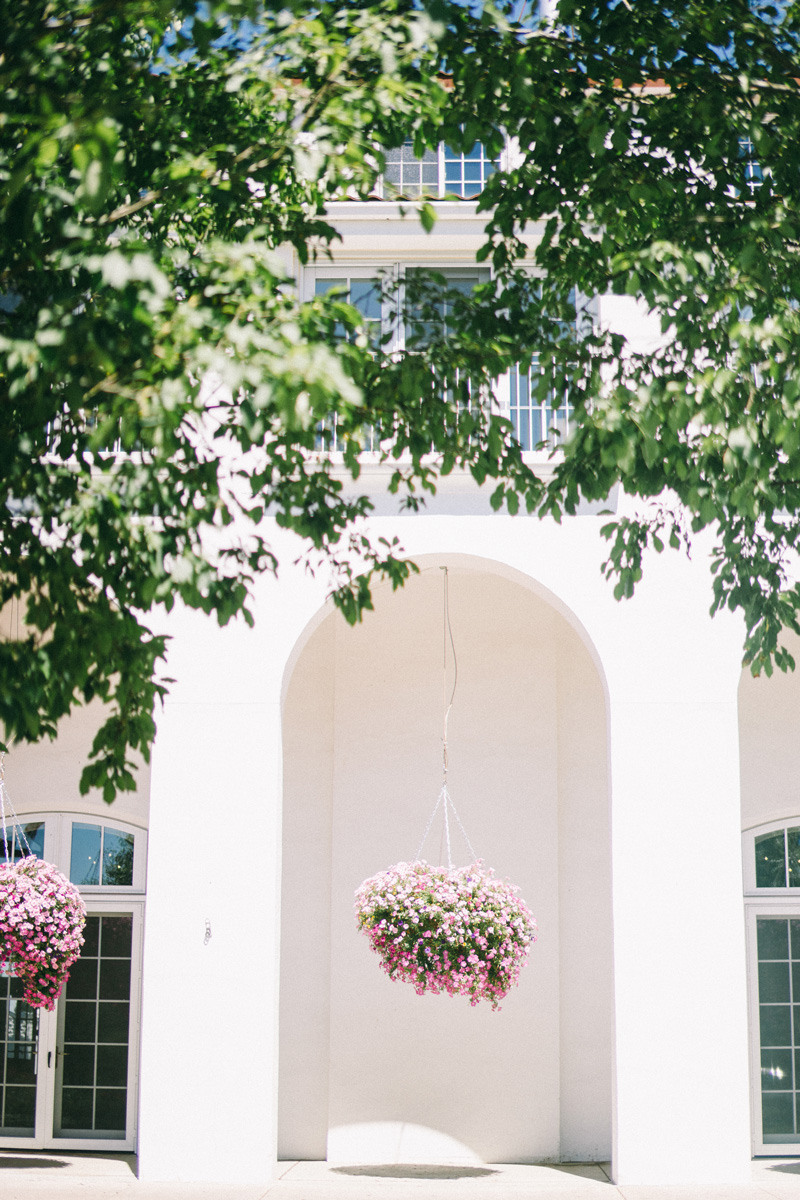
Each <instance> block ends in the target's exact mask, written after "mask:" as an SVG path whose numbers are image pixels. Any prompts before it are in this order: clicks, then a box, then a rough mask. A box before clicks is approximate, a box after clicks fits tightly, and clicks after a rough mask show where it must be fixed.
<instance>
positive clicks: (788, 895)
mask: <svg viewBox="0 0 800 1200" xmlns="http://www.w3.org/2000/svg"><path fill="white" fill-rule="evenodd" d="M795 827H800V816H797V817H784V818H783V819H782V820H780V821H770V822H768V823H766V824H763V825H756V826H753V827H751V828H750V829H746V830H745V831H744V832H743V834H742V854H743V864H742V865H743V876H744V893H745V902H744V903H745V943H746V956H747V992H748V1005H747V1010H748V1028H749V1042H750V1047H749V1049H750V1112H751V1130H752V1153H753V1155H754V1156H762V1157H768V1158H779V1157H789V1158H798V1157H800V1141H797V1142H765V1141H764V1131H763V1124H762V1110H761V1028H760V1013H759V995H758V943H757V921H758V918H759V917H781V918H784V919H786V920H800V887H782V888H766V887H762V888H758V887H756V866H755V844H756V838H757V837H761V835H762V834H768V833H777V832H778V831H779V830H782V829H789V828H795ZM798 1095H800V1089H798Z"/></svg>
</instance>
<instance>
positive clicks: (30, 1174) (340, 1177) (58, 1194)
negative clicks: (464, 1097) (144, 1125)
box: [0, 1150, 800, 1200]
mask: <svg viewBox="0 0 800 1200" xmlns="http://www.w3.org/2000/svg"><path fill="white" fill-rule="evenodd" d="M607 1168H608V1164H603V1163H578V1164H562V1165H560V1166H520V1165H509V1166H499V1165H495V1164H493V1165H491V1166H480V1167H478V1166H458V1165H455V1164H453V1165H450V1166H443V1165H439V1166H410V1165H404V1164H397V1165H376V1166H329V1165H328V1163H324V1162H296V1163H281V1164H280V1168H279V1174H278V1178H277V1179H274V1180H273V1181H272V1182H271V1183H265V1184H253V1185H250V1186H241V1185H233V1184H226V1183H216V1184H210V1183H205V1184H199V1183H191V1184H190V1183H140V1182H139V1180H138V1179H137V1178H136V1159H135V1157H134V1156H133V1155H131V1154H59V1153H57V1152H50V1153H38V1152H37V1153H32V1152H28V1151H25V1150H4V1151H0V1197H2V1200H60V1198H63V1200H115V1198H116V1197H119V1198H120V1200H263V1198H265V1197H267V1198H268V1200H620V1198H621V1200H800V1160H798V1159H779V1158H778V1159H763V1158H762V1159H756V1160H755V1161H754V1162H753V1173H752V1183H750V1184H748V1185H743V1186H739V1187H707V1186H695V1187H691V1186H684V1187H656V1186H644V1185H624V1186H621V1187H615V1186H614V1185H613V1184H612V1183H611V1182H610V1180H609V1176H608V1169H607Z"/></svg>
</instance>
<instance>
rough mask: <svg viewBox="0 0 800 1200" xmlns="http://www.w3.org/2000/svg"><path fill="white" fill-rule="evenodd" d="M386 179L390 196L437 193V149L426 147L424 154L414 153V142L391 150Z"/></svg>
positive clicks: (387, 159)
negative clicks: (420, 156) (417, 154)
mask: <svg viewBox="0 0 800 1200" xmlns="http://www.w3.org/2000/svg"><path fill="white" fill-rule="evenodd" d="M383 183H384V191H385V193H386V195H388V196H423V195H424V196H438V194H439V152H438V150H426V151H425V153H424V155H423V157H422V158H417V156H416V155H415V154H414V145H413V143H412V142H404V144H403V145H402V146H397V147H396V148H395V149H394V150H388V151H387V153H386V169H385V171H384V173H383Z"/></svg>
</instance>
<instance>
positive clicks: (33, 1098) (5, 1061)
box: [0, 901, 143, 1150]
mask: <svg viewBox="0 0 800 1200" xmlns="http://www.w3.org/2000/svg"><path fill="white" fill-rule="evenodd" d="M87 908H88V909H89V914H88V916H87V920H86V929H85V932H84V938H85V941H84V946H83V949H82V951H81V956H80V958H79V959H78V961H77V962H76V963H75V964H74V966H73V967H72V970H71V971H70V977H69V980H68V981H67V984H66V987H65V988H64V991H63V992H62V994H61V996H60V998H59V1000H58V1002H57V1004H56V1007H55V1010H54V1011H53V1012H52V1013H48V1012H45V1011H43V1010H41V1009H39V1010H37V1009H33V1008H31V1007H30V1006H29V1005H27V1004H26V1003H25V1001H24V1000H23V999H22V987H21V985H20V981H19V980H18V979H15V978H13V977H10V976H8V975H4V976H0V1035H1V1037H0V1052H1V1053H2V1065H1V1070H0V1146H2V1147H27V1148H28V1149H62V1150H70V1149H73V1150H77V1149H80V1150H93V1149H103V1150H133V1149H134V1148H135V1140H136V1111H137V1104H136V1100H137V1097H136V1091H137V1075H138V1071H137V1067H138V1043H139V993H140V964H141V947H142V908H143V906H142V904H141V903H135V902H130V903H118V902H112V901H108V902H107V903H104V902H100V901H95V902H93V903H92V904H91V905H89V904H87Z"/></svg>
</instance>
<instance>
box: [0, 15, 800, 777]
mask: <svg viewBox="0 0 800 1200" xmlns="http://www.w3.org/2000/svg"><path fill="white" fill-rule="evenodd" d="M517 9H518V5H516V4H512V3H510V0H498V3H497V4H496V5H494V6H492V5H489V4H485V5H484V6H482V7H480V8H475V7H464V6H461V5H458V4H456V3H453V2H452V0H423V2H417V0H320V2H319V3H316V4H314V5H313V6H309V5H308V4H307V3H305V2H302V3H301V2H300V0H286V3H283V4H282V5H281V6H280V7H277V6H276V7H271V6H269V5H267V6H266V7H261V6H259V5H257V4H256V3H255V0H209V2H208V3H205V4H203V5H201V7H200V8H199V9H197V11H195V6H194V4H193V3H187V2H186V0H182V2H178V3H175V2H173V3H167V2H166V0H114V2H113V3H106V2H100V3H98V2H97V0H15V3H13V4H11V3H10V2H9V0H0V12H2V28H3V29H4V45H3V48H2V56H0V179H2V194H1V195H0V351H1V352H2V360H1V361H2V365H1V366H0V405H1V406H0V477H1V478H2V481H3V488H4V497H3V503H2V506H0V546H1V547H2V560H0V609H5V612H6V614H8V612H9V611H10V606H12V605H13V604H15V603H16V604H17V605H19V606H21V611H22V623H21V625H20V627H19V629H18V631H17V632H16V633H15V631H14V628H13V626H12V628H11V633H10V635H9V636H8V637H6V639H5V640H4V641H2V642H0V673H2V678H3V681H4V687H3V689H2V693H0V721H2V723H3V725H4V727H5V730H6V736H7V737H8V738H9V739H29V740H36V739H38V738H40V737H42V736H45V735H53V734H54V732H55V729H56V724H57V721H58V720H59V719H60V718H61V717H62V716H64V715H65V714H67V713H68V712H69V711H70V710H71V709H72V708H73V707H74V706H75V705H76V704H80V703H85V702H88V701H90V700H91V699H93V698H95V697H97V698H100V699H101V700H103V701H105V702H106V703H107V704H108V705H109V706H110V716H109V719H108V720H107V721H106V723H105V724H104V725H103V726H102V728H101V729H100V732H99V733H98V735H97V739H96V741H95V744H94V747H93V757H92V760H91V762H90V763H89V765H88V766H87V768H86V770H85V771H84V775H83V780H82V786H84V787H85V788H88V787H90V786H99V787H101V788H102V789H103V791H104V794H105V796H106V798H107V799H112V798H113V796H114V794H115V792H116V791H118V790H120V789H125V788H130V787H132V786H133V784H134V781H133V776H132V773H131V767H130V762H129V759H130V753H131V751H132V750H140V751H142V752H144V753H145V754H147V751H148V747H149V745H150V742H151V740H152V736H153V732H154V725H153V709H154V704H155V702H156V701H157V699H158V698H159V696H161V695H163V693H164V690H165V688H166V686H167V681H165V680H164V679H163V678H161V676H160V674H159V672H160V669H161V662H162V660H163V658H164V654H165V642H164V639H163V638H162V637H159V636H155V635H154V634H152V633H151V632H150V630H149V629H148V626H147V613H148V611H149V610H150V609H152V607H153V606H154V605H158V604H161V605H164V606H166V608H168V609H169V608H171V607H172V606H173V605H174V604H175V602H176V601H177V600H180V601H182V602H183V603H185V604H187V605H189V606H191V607H195V608H199V609H202V610H203V611H206V612H209V613H213V614H215V615H216V617H217V619H218V620H219V621H220V622H222V623H224V622H226V621H228V620H230V619H231V618H232V617H234V616H237V615H239V614H241V615H242V616H243V617H244V618H245V619H246V620H249V619H250V615H249V612H248V596H249V591H250V586H251V583H252V581H253V579H254V578H255V577H256V575H257V574H258V573H260V572H262V571H265V570H272V569H274V568H275V567H276V562H275V558H274V555H273V552H272V549H271V547H270V545H269V541H268V540H267V537H266V535H265V533H264V527H263V525H262V517H263V514H264V512H265V510H266V509H267V508H269V511H270V513H271V514H272V515H274V517H275V519H276V520H277V522H278V524H279V525H281V526H283V527H285V528H287V529H290V530H292V531H294V532H295V533H297V534H299V535H300V536H301V537H302V538H303V539H305V544H306V545H307V547H308V559H309V562H311V563H312V564H313V563H316V562H317V561H319V559H320V558H326V557H327V559H328V560H329V561H330V562H331V563H332V565H333V568H334V571H335V572H338V574H337V578H338V583H339V587H338V590H337V592H336V599H337V602H338V603H339V604H340V606H341V607H342V609H343V611H344V613H345V615H346V616H347V617H348V618H349V619H351V620H354V619H356V618H357V617H358V615H359V613H360V611H361V610H362V609H363V608H364V607H365V606H368V605H369V603H370V601H369V572H370V571H372V572H374V571H378V572H382V573H384V574H387V575H388V576H389V577H390V579H391V580H392V581H393V583H395V584H400V583H401V582H402V581H403V579H404V578H405V577H406V575H407V574H408V572H409V570H410V569H411V567H410V566H409V565H408V564H407V563H406V562H404V561H403V559H402V556H401V555H400V554H399V553H398V551H397V548H396V547H393V546H387V545H385V544H380V543H376V544H374V545H372V544H370V543H369V542H366V541H364V540H362V539H360V535H359V543H358V551H359V556H360V560H361V566H364V565H365V566H366V568H367V573H366V574H363V573H361V566H360V567H359V570H358V572H356V571H354V570H353V568H352V567H351V566H349V565H348V563H349V562H350V558H349V554H350V549H351V540H352V538H351V531H352V529H353V525H354V522H355V521H356V520H357V518H359V517H360V516H363V515H365V514H367V513H368V512H369V509H370V504H369V501H368V499H367V498H366V497H363V496H361V497H359V495H358V491H357V489H356V490H355V491H354V490H353V489H352V488H349V489H348V490H347V492H346V493H345V491H344V489H343V486H342V482H341V479H340V477H339V476H337V475H336V474H334V473H332V472H331V469H330V463H329V461H328V460H327V459H326V457H325V456H324V455H323V456H320V455H318V454H316V453H315V449H316V447H317V446H318V439H319V432H318V429H319V426H320V422H321V421H323V420H324V419H325V418H326V417H328V416H329V415H330V414H336V422H337V438H338V440H339V443H340V444H341V446H342V448H343V453H344V462H345V465H346V467H347V469H348V470H349V471H350V473H351V475H352V476H353V478H354V479H357V477H358V470H359V464H358V454H359V451H360V449H361V448H362V447H363V445H364V444H365V439H366V437H367V436H368V431H369V430H370V429H378V430H379V431H381V433H382V435H383V436H384V437H385V439H386V440H385V442H384V446H385V453H386V457H387V461H388V462H389V464H390V465H391V468H392V469H391V471H390V472H389V476H388V478H389V481H390V487H391V488H392V489H393V490H394V491H396V492H397V493H398V495H399V497H400V501H401V503H406V504H410V505H412V506H414V505H416V504H418V503H419V497H420V496H421V495H424V493H425V492H426V490H432V489H433V488H434V487H435V484H436V479H437V477H438V475H439V474H440V473H444V474H446V473H448V472H449V471H452V470H454V469H465V470H469V471H470V472H471V473H472V474H473V476H474V477H475V479H476V480H477V481H478V482H480V483H483V482H485V481H487V480H491V481H494V482H493V483H492V484H491V485H490V486H492V489H493V503H494V504H495V505H496V506H498V507H499V506H501V505H503V504H505V505H506V506H507V508H508V509H509V510H510V511H512V512H514V511H517V510H518V509H519V508H520V506H522V507H523V508H524V509H525V510H527V511H529V512H535V513H539V514H542V515H547V514H549V515H553V516H555V517H557V518H558V517H560V516H561V515H562V514H563V513H570V512H572V511H574V510H575V507H576V505H577V503H578V500H579V497H580V496H584V497H587V498H590V499H598V498H600V499H602V498H604V497H606V496H607V495H608V494H609V493H610V491H611V489H612V488H613V487H614V486H615V485H616V484H618V483H621V484H622V486H623V487H624V489H625V490H626V492H627V493H629V494H631V495H633V496H638V497H641V498H642V501H643V503H642V506H641V511H642V514H643V515H642V516H641V517H640V518H638V519H636V520H620V521H618V522H611V523H610V524H609V527H608V529H607V536H608V537H609V539H610V554H609V562H608V571H609V573H610V574H613V575H614V576H615V577H616V580H617V582H616V589H617V592H618V594H620V595H627V594H630V592H631V591H632V589H633V587H634V585H635V583H636V581H637V580H638V578H639V577H640V575H641V563H642V555H643V552H644V549H645V548H646V547H647V546H655V548H656V549H660V548H661V547H662V545H663V544H665V543H666V542H671V543H672V544H675V545H680V544H682V543H684V542H686V541H688V540H689V539H690V538H691V536H692V533H693V532H698V531H700V530H701V529H704V528H706V527H711V528H712V529H713V530H714V531H715V533H714V536H715V538H716V551H715V557H714V570H715V577H714V597H713V603H714V607H715V608H719V607H721V606H729V607H732V608H739V609H741V610H742V611H743V612H744V615H745V618H746V622H747V628H748V642H747V647H746V657H747V659H748V661H750V662H751V663H752V664H753V667H754V669H762V668H763V669H766V670H770V669H771V667H772V664H773V662H775V663H777V664H778V665H779V666H783V667H785V666H787V665H790V658H789V655H788V654H787V652H786V651H785V650H784V649H781V648H780V643H779V636H780V630H781V628H782V627H784V626H789V627H791V628H792V629H794V630H795V631H798V632H800V624H799V623H798V609H799V608H800V588H799V587H798V585H797V584H795V583H794V582H793V580H792V576H791V571H792V566H793V562H794V558H795V554H796V549H797V542H798V539H799V538H800V469H799V467H800V422H798V416H800V374H799V373H798V356H799V355H800V269H799V267H798V263H799V251H800V207H799V206H800V199H798V197H800V91H799V90H798V78H800V63H798V36H800V5H797V4H795V3H793V2H790V3H786V4H781V5H780V7H774V6H772V5H769V4H763V3H747V2H746V0H727V2H726V3H725V4H720V3H719V2H718V0H673V2H671V3H665V4H662V3H656V2H655V0H616V2H615V0H606V2H589V0H560V3H559V4H558V6H557V13H556V23H555V24H553V25H550V26H548V25H546V24H545V25H542V26H540V27H538V28H537V27H536V26H535V24H532V23H531V22H525V21H520V20H519V19H518V12H517ZM242 22H245V24H244V25H243V24H241V23H242ZM507 132H508V133H511V134H513V139H514V145H513V153H512V154H511V155H510V157H509V161H508V164H507V169H505V170H502V171H498V172H496V173H495V174H494V175H493V176H492V177H491V178H490V180H489V183H488V185H487V187H486V189H485V191H484V193H483V194H482V196H481V197H480V200H479V207H480V208H481V210H483V211H485V214H486V242H485V246H484V250H483V252H482V253H483V257H484V258H485V259H486V260H487V261H489V262H491V264H492V266H493V275H492V280H491V282H487V283H483V284H480V285H479V286H478V287H477V288H476V289H475V290H474V292H473V293H472V294H471V295H468V296H465V295H462V294H460V293H458V294H453V295H450V296H447V297H445V298H444V300H443V297H442V295H441V289H442V288H444V287H446V282H445V281H443V280H437V279H436V278H428V279H426V280H421V281H420V282H419V284H418V287H417V292H416V294H413V295H409V302H410V303H411V304H412V305H413V310H414V311H413V314H412V316H413V315H415V316H416V318H417V320H416V323H415V321H414V320H410V322H409V330H410V336H409V338H408V340H407V343H406V348H405V350H404V351H403V353H402V355H400V356H398V355H397V354H396V353H395V352H394V351H393V352H392V353H389V346H388V343H387V341H386V340H385V339H382V338H381V336H380V335H379V334H378V335H373V334H371V333H370V331H369V330H368V329H367V328H365V327H364V324H363V320H362V317H361V316H360V314H359V312H358V311H357V310H356V309H354V308H352V307H351V306H350V305H349V304H348V303H346V298H345V297H343V296H341V295H337V294H336V292H335V291H334V292H332V293H329V294H328V295H326V296H323V297H317V298H315V299H313V300H311V301H305V302H303V301H301V300H300V299H299V298H298V297H297V295H296V294H295V293H294V292H293V290H292V289H291V287H290V286H289V282H290V281H289V275H288V272H287V265H288V263H289V257H288V256H287V253H286V251H287V248H288V249H290V250H291V251H292V252H293V253H294V254H295V255H296V256H297V258H298V259H299V260H300V261H301V262H305V261H308V259H309V257H310V256H312V255H324V254H325V250H326V247H327V246H330V245H331V244H333V243H334V241H335V238H336V233H335V230H334V228H333V224H332V220H333V219H335V218H332V217H331V216H330V215H329V206H330V204H331V202H333V201H335V200H336V198H337V197H342V196H343V195H350V196H353V195H357V196H368V195H370V194H371V193H372V192H373V191H374V189H375V186H376V183H377V180H378V178H379V176H380V174H381V172H382V169H383V166H384V163H385V155H386V152H387V151H388V150H391V149H392V148H396V147H397V146H399V145H401V144H403V143H404V142H405V141H406V140H408V139H411V140H413V142H414V145H415V148H416V151H417V153H419V154H421V153H422V152H423V151H424V150H425V148H426V147H433V146H436V145H437V144H439V143H441V142H446V143H448V144H450V145H451V146H454V147H456V148H457V149H458V148H461V149H466V150H468V149H470V148H471V146H472V145H473V143H474V142H475V141H476V140H477V141H481V142H483V143H484V145H485V146H486V147H487V148H488V150H489V152H490V153H491V154H493V155H494V154H497V153H498V152H499V151H500V149H501V147H502V145H503V142H504V139H505V137H506V133H507ZM748 156H749V157H748ZM410 203H411V202H410ZM414 204H416V205H417V207H419V210H420V218H421V219H422V221H423V223H424V224H425V225H426V227H429V226H430V225H431V223H432V222H433V220H434V219H435V204H434V205H431V204H429V203H422V202H418V201H415V202H414ZM390 286H391V285H390V283H389V282H388V281H387V284H386V287H387V290H388V289H390ZM576 288H577V294H578V296H579V297H580V298H583V300H584V301H585V300H589V299H591V298H592V297H594V296H597V295H601V294H604V293H608V292H614V293H620V294H627V295H630V296H635V297H640V298H641V300H642V301H643V303H644V304H645V305H646V306H647V307H648V308H649V309H650V310H651V311H652V312H653V313H654V314H656V315H657V316H658V317H659V318H660V320H661V325H662V331H663V335H664V336H663V339H662V341H661V343H659V345H658V346H657V348H656V349H654V350H651V351H650V352H649V353H648V354H646V355H644V354H642V353H641V352H638V351H637V350H636V349H635V347H631V346H629V345H628V344H627V343H626V340H625V336H624V333H623V332H620V331H617V330H613V329H611V330H610V329H604V328H598V327H596V326H594V325H593V324H592V323H591V322H590V321H589V320H588V319H582V320H578V321H575V320H574V319H573V318H574V307H573V305H574V301H573V297H574V294H575V289H576ZM412 290H413V289H409V292H411V291H412ZM395 299H396V298H395ZM581 302H583V301H581ZM443 303H444V304H445V308H444V309H443ZM443 311H446V313H447V318H446V322H445V321H443V320H442V313H443ZM398 319H399V317H398ZM415 329H416V331H417V332H416V336H414V330H415ZM532 354H538V355H539V356H540V361H542V362H546V363H548V364H549V365H548V372H547V374H546V375H545V374H543V375H542V377H541V378H542V387H543V388H545V387H554V388H555V391H556V393H557V394H563V393H564V391H565V390H566V389H569V393H570V396H571V400H572V402H573V404H574V405H575V409H576V417H577V421H576V425H577V429H576V432H575V434H574V435H573V436H572V437H571V439H570V440H569V441H568V442H567V443H566V444H565V445H564V447H563V453H561V454H560V455H559V456H558V457H557V459H556V462H555V470H554V473H553V474H552V475H551V476H550V475H548V478H547V479H546V480H545V479H542V478H540V477H539V476H537V474H536V473H535V471H533V470H532V469H531V468H530V466H529V465H527V464H526V462H525V461H523V457H522V454H521V452H520V450H519V447H518V446H517V445H516V444H515V442H514V440H513V438H512V437H511V435H510V430H509V427H508V425H507V423H504V422H503V421H501V420H500V419H499V418H498V417H496V416H492V415H491V413H490V412H488V411H485V412H484V411H482V410H481V409H480V408H479V407H477V406H475V405H474V404H473V405H472V406H470V405H469V404H465V403H464V402H465V401H466V400H467V399H468V396H469V395H472V396H473V397H477V396H478V395H480V394H485V391H486V389H487V388H488V387H489V385H490V381H491V379H492V378H493V377H496V376H497V375H499V374H500V373H502V372H503V371H504V370H506V369H508V368H509V367H510V366H512V365H513V364H515V363H523V364H525V363H529V362H530V360H531V356H532ZM457 410H460V412H458V415H457ZM389 435H390V436H389ZM119 451H121V452H122V453H119ZM234 531H235V533H234Z"/></svg>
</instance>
